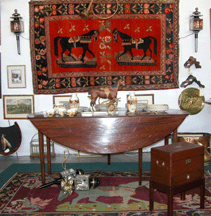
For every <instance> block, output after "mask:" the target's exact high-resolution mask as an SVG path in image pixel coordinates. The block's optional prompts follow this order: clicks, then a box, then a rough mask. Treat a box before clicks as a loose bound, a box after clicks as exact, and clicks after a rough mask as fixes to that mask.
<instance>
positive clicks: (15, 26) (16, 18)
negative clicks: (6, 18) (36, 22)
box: [10, 9, 24, 55]
mask: <svg viewBox="0 0 211 216" xmlns="http://www.w3.org/2000/svg"><path fill="white" fill-rule="evenodd" d="M10 18H12V19H13V20H12V21H10V29H11V32H13V33H14V34H15V35H16V40H17V49H18V54H19V55H20V54H21V52H20V34H21V33H23V32H24V24H23V21H21V19H22V17H21V16H20V14H19V13H18V10H17V9H15V13H14V14H12V17H10Z"/></svg>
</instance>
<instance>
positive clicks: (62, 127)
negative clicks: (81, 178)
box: [28, 110, 188, 184]
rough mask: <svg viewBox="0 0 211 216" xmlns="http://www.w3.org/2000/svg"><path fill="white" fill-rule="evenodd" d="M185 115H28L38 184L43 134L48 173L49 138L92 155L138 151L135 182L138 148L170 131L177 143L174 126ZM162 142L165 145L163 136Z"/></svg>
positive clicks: (173, 113)
mask: <svg viewBox="0 0 211 216" xmlns="http://www.w3.org/2000/svg"><path fill="white" fill-rule="evenodd" d="M187 115H188V113H187V112H184V111H181V110H168V111H167V112H163V113H146V114H143V113H138V112H137V113H135V114H134V115H130V114H127V113H126V112H125V111H124V112H121V111H119V113H118V114H116V115H114V116H93V117H82V116H81V114H80V113H78V114H77V116H75V117H72V118H71V117H46V116H45V115H44V114H40V113H37V114H36V113H35V114H30V115H28V118H29V119H30V121H31V122H32V124H33V125H34V126H35V127H36V128H37V129H38V131H39V147H40V164H41V172H42V183H43V184H44V183H45V168H44V148H43V135H45V136H46V137H47V149H48V150H47V161H48V173H49V174H50V173H51V158H50V140H53V141H54V142H57V143H60V144H61V145H63V146H65V147H69V148H71V149H75V150H78V151H83V152H88V153H96V154H104V155H106V154H117V153H123V152H127V151H133V150H137V149H138V150H139V183H140V184H141V176H142V148H144V147H147V146H150V145H152V144H154V143H156V142H158V141H160V140H162V139H164V138H165V137H167V136H168V135H169V134H170V133H172V132H173V142H177V128H178V126H179V125H180V124H181V123H182V122H183V120H184V119H185V118H186V116H187ZM165 144H168V142H167V139H166V140H165Z"/></svg>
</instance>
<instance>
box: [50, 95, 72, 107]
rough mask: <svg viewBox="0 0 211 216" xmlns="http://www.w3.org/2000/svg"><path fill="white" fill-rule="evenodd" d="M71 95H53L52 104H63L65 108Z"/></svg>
mask: <svg viewBox="0 0 211 216" xmlns="http://www.w3.org/2000/svg"><path fill="white" fill-rule="evenodd" d="M70 97H71V95H63V96H55V95H54V96H53V105H55V104H63V105H64V107H65V108H68V107H69V103H70V102H69V101H70Z"/></svg>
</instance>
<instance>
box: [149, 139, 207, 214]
mask: <svg viewBox="0 0 211 216" xmlns="http://www.w3.org/2000/svg"><path fill="white" fill-rule="evenodd" d="M196 187H199V188H200V208H204V191H205V180H204V146H200V145H197V144H192V143H187V142H180V143H175V144H171V145H165V146H161V147H155V148H151V179H150V210H151V211H152V210H153V202H154V189H157V190H158V191H161V192H163V193H165V194H167V196H168V216H171V215H173V196H174V195H175V194H178V193H181V194H182V195H183V197H182V198H183V199H184V192H186V191H188V190H191V189H193V188H196Z"/></svg>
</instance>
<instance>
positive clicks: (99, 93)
mask: <svg viewBox="0 0 211 216" xmlns="http://www.w3.org/2000/svg"><path fill="white" fill-rule="evenodd" d="M120 86H125V82H124V81H123V80H122V79H119V80H118V81H117V82H116V83H114V84H113V85H112V86H111V87H105V88H99V89H91V90H90V91H89V95H91V98H90V99H91V102H90V107H91V108H92V110H94V106H95V102H96V100H97V98H98V97H99V98H104V99H109V100H110V101H111V102H113V103H115V102H116V98H117V92H118V89H119V87H120Z"/></svg>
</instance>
